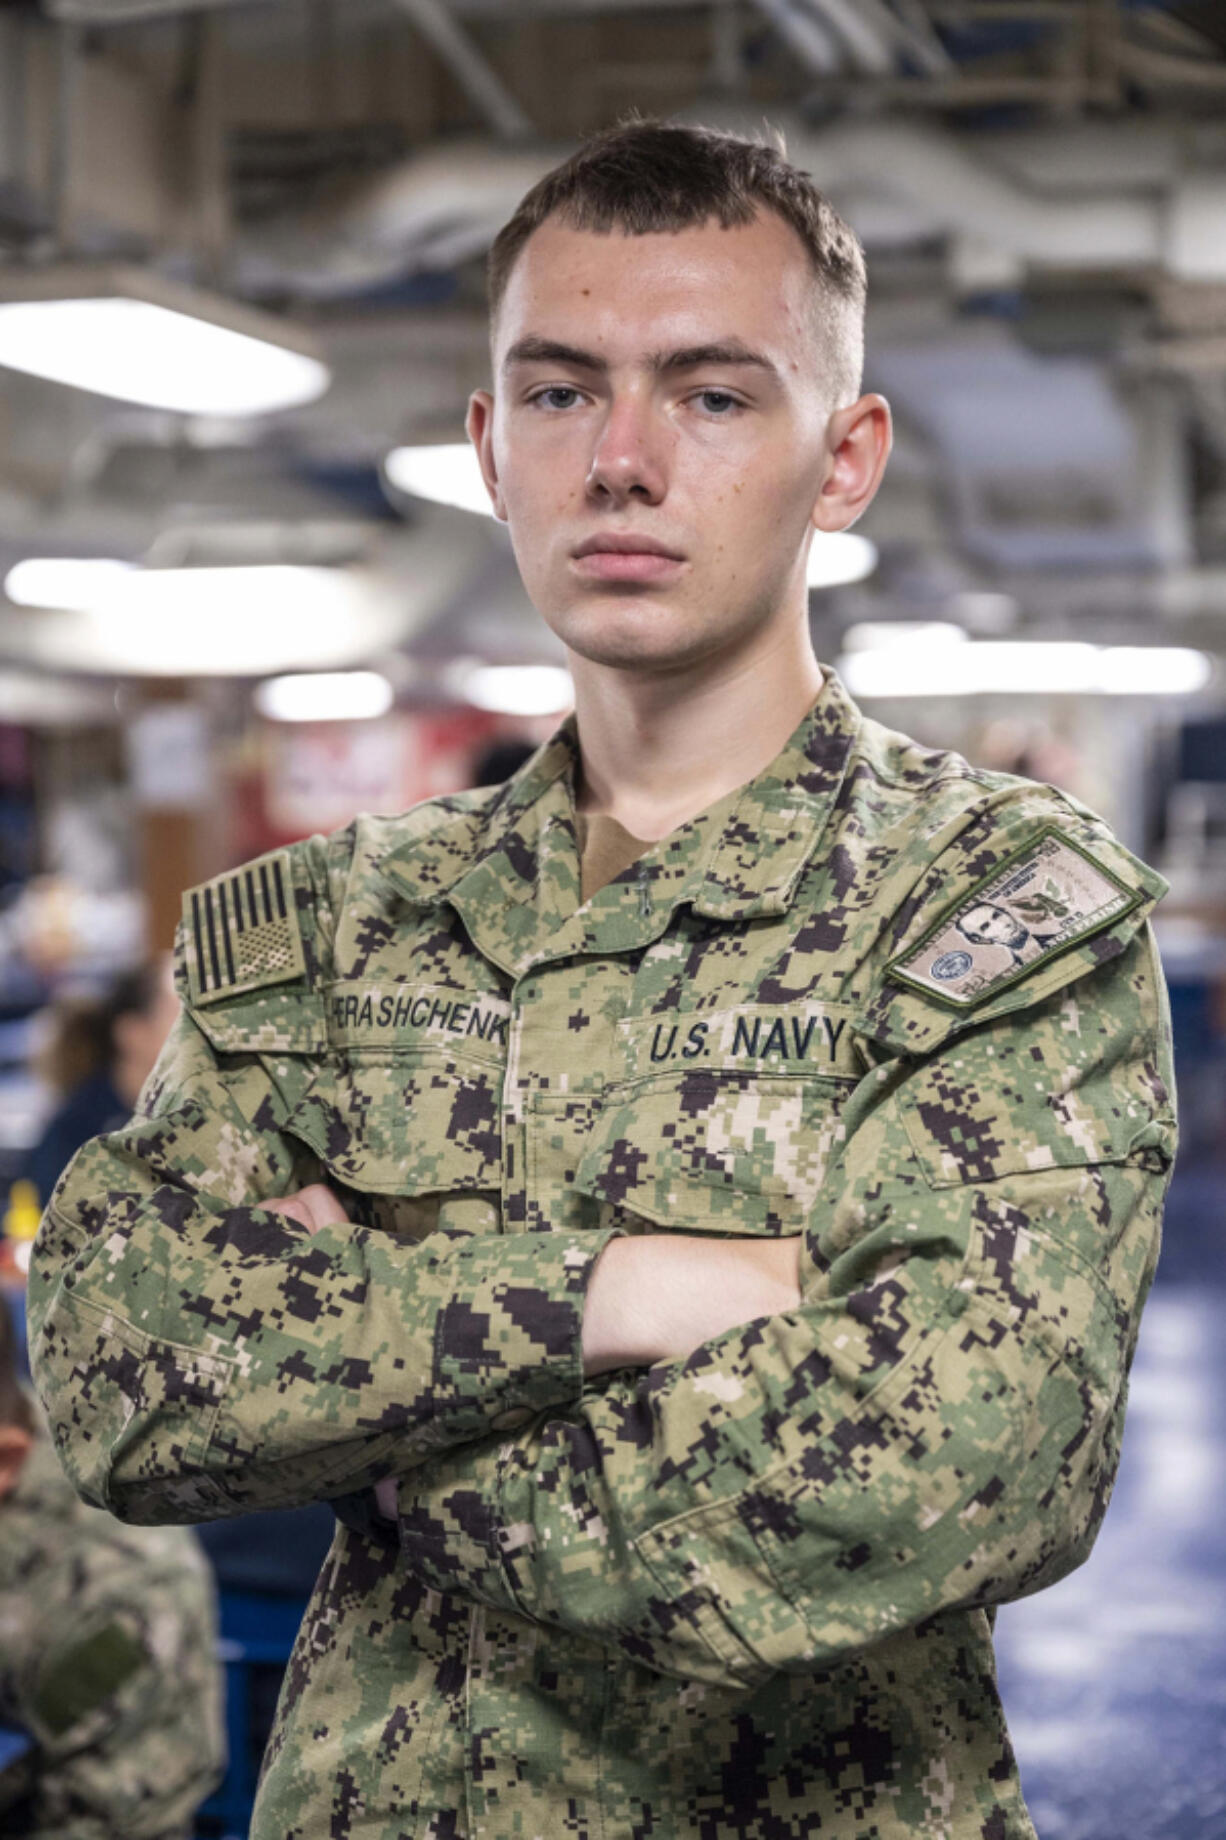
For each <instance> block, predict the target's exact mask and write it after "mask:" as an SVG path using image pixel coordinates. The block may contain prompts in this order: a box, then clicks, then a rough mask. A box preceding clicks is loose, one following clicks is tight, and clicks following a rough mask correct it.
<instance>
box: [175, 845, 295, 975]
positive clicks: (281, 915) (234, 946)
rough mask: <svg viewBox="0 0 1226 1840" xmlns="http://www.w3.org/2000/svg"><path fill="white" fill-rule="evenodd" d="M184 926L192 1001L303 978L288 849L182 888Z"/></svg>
mask: <svg viewBox="0 0 1226 1840" xmlns="http://www.w3.org/2000/svg"><path fill="white" fill-rule="evenodd" d="M183 923H184V931H185V933H186V945H187V978H188V988H189V990H190V993H191V1000H192V1002H193V1003H197V1004H206V1003H217V1002H219V1001H220V1000H221V998H223V997H233V996H238V995H239V994H241V993H242V992H243V991H247V990H261V989H263V987H264V986H265V985H266V984H284V983H286V982H288V980H289V979H290V978H296V977H303V976H305V973H306V961H305V959H304V957H303V951H302V934H301V932H300V930H299V926H298V914H297V910H296V908H295V906H294V886H293V878H292V876H291V873H290V858H289V851H288V850H279V851H277V853H276V854H275V855H273V856H262V857H260V858H259V860H258V861H257V862H253V863H249V864H248V865H247V867H246V868H243V869H236V870H235V871H234V873H233V874H232V875H219V876H216V877H215V878H214V879H213V881H211V882H205V883H204V884H203V885H202V886H201V887H199V888H189V889H188V891H187V893H186V894H185V895H184V897H183Z"/></svg>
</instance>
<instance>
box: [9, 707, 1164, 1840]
mask: <svg viewBox="0 0 1226 1840" xmlns="http://www.w3.org/2000/svg"><path fill="white" fill-rule="evenodd" d="M575 759H576V755H575V738H574V730H573V727H572V726H571V725H569V724H568V725H567V726H565V727H564V728H563V730H561V731H560V733H559V735H558V736H557V737H555V739H554V741H553V742H551V743H550V744H548V745H547V746H546V747H545V748H544V749H543V750H541V751H540V752H539V753H538V754H537V755H536V756H535V757H534V758H533V760H531V761H530V762H529V763H528V764H527V765H526V766H525V767H524V768H523V769H522V770H521V771H520V772H519V773H518V774H517V775H516V776H515V778H514V779H512V780H511V781H510V782H509V784H508V785H507V786H506V787H504V788H498V789H496V790H493V791H483V792H476V793H468V794H462V795H458V796H455V797H450V798H442V799H436V800H432V801H430V802H428V803H427V804H425V805H422V806H418V807H417V808H415V809H414V810H413V811H411V812H409V813H408V814H407V815H405V816H404V817H401V818H394V819H362V820H359V821H358V822H357V824H356V825H355V826H353V827H351V828H350V829H349V830H348V831H346V832H344V833H340V834H337V835H336V836H334V837H333V838H331V839H327V840H325V839H319V838H317V839H312V840H311V841H309V842H307V843H305V844H302V845H300V846H296V847H295V848H293V849H292V850H290V851H288V852H284V853H282V854H281V855H280V856H276V857H273V858H270V859H264V860H263V861H262V862H261V863H260V864H257V865H255V866H254V867H253V868H252V869H248V870H243V871H239V872H238V873H236V874H235V875H232V876H229V877H223V878H220V879H219V880H218V881H216V882H214V883H212V884H209V885H208V886H207V887H206V888H205V889H204V890H198V891H195V893H194V895H193V896H191V897H189V899H188V902H187V909H186V911H187V917H188V918H187V925H186V927H185V929H184V934H183V941H182V943H183V947H184V963H183V967H182V979H183V984H182V987H183V990H184V993H185V996H186V999H187V1011H186V1015H185V1017H184V1019H183V1020H182V1023H181V1025H180V1026H179V1028H178V1030H177V1033H176V1035H175V1036H174V1037H173V1038H172V1041H171V1043H170V1044H169V1046H168V1048H167V1050H166V1053H165V1055H164V1057H163V1059H162V1061H161V1062H160V1064H159V1067H158V1069H157V1070H155V1073H154V1075H153V1077H152V1080H151V1082H150V1084H149V1086H148V1088H147V1090H146V1092H145V1094H144V1095H143V1099H142V1104H141V1108H140V1109H141V1112H142V1114H143V1116H141V1117H140V1118H139V1119H138V1121H137V1122H136V1123H135V1124H133V1126H132V1127H131V1128H130V1129H129V1130H127V1131H124V1132H120V1133H117V1134H116V1135H113V1136H111V1137H109V1138H104V1139H99V1140H96V1141H95V1142H94V1143H93V1144H92V1145H90V1146H87V1148H86V1149H85V1150H83V1151H82V1152H81V1154H80V1156H79V1157H78V1159H77V1161H76V1162H75V1163H74V1164H73V1166H72V1167H71V1168H70V1170H69V1171H68V1172H67V1174H66V1176H65V1178H64V1180H63V1182H62V1183H61V1185H60V1187H59V1188H58V1190H57V1192H56V1193H55V1195H54V1196H53V1197H52V1202H51V1205H50V1207H49V1210H48V1213H47V1216H46V1219H45V1221H44V1224H43V1228H42V1231H41V1234H40V1240H39V1243H38V1245H37V1247H36V1252H35V1261H34V1268H33V1284H32V1292H31V1305H32V1319H33V1323H34V1327H35V1330H36V1338H35V1343H34V1358H35V1371H36V1375H37V1377H38V1381H39V1384H40V1386H41V1388H42V1391H43V1395H44V1397H45V1399H46V1401H47V1402H48V1405H49V1408H50V1410H51V1413H52V1416H53V1419H54V1422H55V1426H56V1435H57V1437H58V1439H59V1442H60V1447H61V1449H62V1451H63V1454H64V1458H65V1461H66V1462H67V1463H68V1465H69V1466H70V1467H71V1469H72V1470H73V1472H74V1474H75V1477H76V1480H77V1483H78V1486H79V1487H80V1488H81V1489H82V1490H84V1491H85V1492H86V1493H87V1494H89V1495H91V1496H92V1497H93V1498H94V1499H96V1500H99V1501H106V1502H109V1503H111V1504H112V1505H113V1506H114V1507H115V1509H116V1510H117V1511H118V1512H119V1513H121V1514H124V1515H129V1516H131V1517H132V1518H134V1519H148V1520H157V1519H173V1518H175V1517H179V1518H184V1519H186V1518H190V1517H191V1516H193V1515H194V1516H208V1515H219V1514H227V1513H235V1512H238V1511H239V1510H241V1509H243V1508H245V1507H256V1506H259V1507H272V1506H279V1505H288V1504H291V1503H295V1502H301V1501H306V1500H309V1499H312V1498H314V1497H317V1496H319V1495H321V1494H322V1495H330V1496H333V1497H338V1496H340V1495H341V1494H342V1493H344V1492H346V1491H349V1492H355V1491H356V1492H359V1493H360V1492H362V1491H369V1488H370V1485H371V1484H372V1482H375V1481H377V1480H379V1479H382V1478H383V1477H385V1476H389V1475H395V1476H397V1477H398V1478H399V1479H400V1480H399V1491H400V1493H399V1503H400V1520H399V1524H398V1527H393V1526H387V1527H384V1526H383V1525H382V1524H381V1523H380V1522H379V1521H378V1520H377V1519H376V1518H374V1517H373V1516H371V1515H370V1514H366V1515H365V1516H363V1515H362V1514H361V1513H355V1512H353V1510H352V1507H351V1508H349V1509H346V1510H345V1511H344V1518H345V1520H346V1521H347V1522H349V1523H351V1524H350V1525H345V1526H342V1527H341V1528H340V1529H339V1530H338V1534H337V1539H336V1542H335V1544H334V1546H333V1549H332V1552H331V1554H330V1555H329V1558H328V1560H327V1562H326V1563H325V1566H324V1570H323V1572H322V1574H321V1577H320V1580H319V1583H318V1586H317V1588H316V1592H315V1596H314V1598H313V1600H312V1603H311V1605H310V1608H309V1610H308V1612H307V1615H306V1618H305V1620H304V1623H303V1628H302V1631H301V1634H300V1637H299V1641H298V1645H297V1648H296V1651H295V1655H294V1658H293V1660H292V1662H291V1665H290V1670H289V1673H288V1676H287V1681H286V1686H285V1689H284V1691H283V1694H282V1703H281V1707H280V1711H279V1717H278V1724H277V1728H276V1730H275V1732H274V1736H273V1740H272V1743H271V1746H270V1752H269V1757H268V1759H267V1761H266V1768H265V1774H264V1779H263V1783H262V1789H261V1795H260V1799H259V1803H258V1805H257V1813H256V1818H255V1824H254V1828H253V1840H325V1837H327V1840H357V1837H358V1836H361V1837H362V1840H401V1837H408V1836H413V1837H415V1840H426V1837H427V1836H429V1837H430V1840H445V1837H446V1840H451V1837H455V1840H459V1837H461V1836H462V1837H465V1840H511V1837H512V1836H516V1837H523V1840H530V1837H531V1836H536V1835H540V1836H550V1837H553V1836H559V1837H560V1836H563V1835H566V1836H571V1837H577V1840H584V1837H586V1840H598V1837H603V1840H612V1836H613V1835H619V1836H620V1835H625V1836H644V1837H646V1836H661V1837H663V1836H669V1837H672V1836H677V1837H678V1840H724V1836H728V1835H736V1836H739V1837H740V1840H792V1837H793V1836H795V1837H797V1840H799V1837H800V1836H803V1835H809V1834H817V1833H821V1834H830V1835H832V1836H837V1837H838V1840H903V1836H913V1835H916V1834H924V1835H932V1836H937V1835H940V1836H942V1840H971V1837H972V1836H973V1837H974V1840H1023V1837H1028V1836H1032V1835H1033V1829H1032V1827H1031V1825H1030V1821H1029V1818H1028V1816H1027V1813H1026V1810H1025V1806H1024V1803H1023V1800H1022V1796H1021V1790H1020V1787H1019V1782H1018V1777H1017V1772H1016V1767H1015V1764H1014V1761H1013V1757H1012V1754H1011V1750H1010V1745H1009V1740H1008V1736H1007V1733H1006V1729H1005V1724H1004V1720H1003V1716H1002V1712H1001V1707H1000V1703H999V1699H998V1695H997V1691H996V1686H995V1680H994V1666H993V1652H992V1639H991V1627H992V1619H993V1616H994V1610H995V1606H996V1605H997V1604H999V1603H1000V1602H1002V1601H1005V1600H1008V1599H1011V1598H1016V1597H1018V1596H1021V1595H1023V1594H1025V1593H1027V1592H1031V1591H1034V1590H1037V1589H1039V1588H1041V1587H1042V1586H1044V1585H1046V1584H1049V1583H1051V1582H1052V1581H1054V1580H1055V1579H1057V1578H1059V1577H1061V1576H1062V1575H1063V1574H1065V1573H1066V1572H1068V1571H1069V1570H1070V1569H1071V1568H1072V1567H1073V1566H1075V1565H1076V1564H1078V1563H1079V1562H1080V1561H1081V1560H1082V1559H1084V1557H1085V1556H1086V1554H1087V1552H1088V1550H1089V1548H1090V1545H1091V1542H1092V1540H1093V1538H1094V1535H1095V1532H1096V1530H1097V1527H1098V1524H1099V1521H1100V1519H1101V1516H1102V1513H1103V1510H1104V1508H1105V1505H1106V1500H1107V1496H1108V1494H1109V1491H1110V1486H1111V1482H1112V1478H1113V1475H1114V1472H1115V1468H1116V1463H1117V1458H1118V1451H1119V1439H1120V1432H1121V1426H1122V1418H1123V1409H1124V1398H1125V1386H1126V1376H1127V1371H1128V1367H1129V1363H1130V1360H1131V1357H1132V1352H1133V1348H1134V1344H1135V1338H1136V1333H1137V1324H1138V1315H1139V1310H1140V1306H1141V1303H1142V1301H1143V1299H1144V1297H1145V1294H1146V1291H1147V1289H1148V1286H1149V1284H1150V1280H1151V1278H1152V1274H1153V1268H1154V1262H1155V1258H1156V1255H1157V1247H1158V1238H1159V1220H1160V1214H1161V1205H1162V1198H1163V1193H1164V1188H1165V1183H1166V1178H1167V1172H1168V1170H1169V1166H1170V1162H1171V1157H1172V1152H1173V1141H1174V1129H1173V1122H1172V1098H1171V1072H1170V1060H1169V1023H1168V1019H1167V1013H1166V1009H1165V996H1164V992H1163V987H1162V982H1161V975H1160V972H1159V969H1158V967H1157V964H1156V960H1155V953H1154V948H1153V942H1152V936H1151V933H1150V929H1149V928H1148V926H1147V924H1146V919H1147V915H1148V913H1149V910H1150V909H1151V908H1152V906H1153V904H1154V902H1155V901H1156V900H1157V899H1158V898H1159V896H1160V895H1161V894H1162V893H1163V892H1164V887H1165V885H1164V884H1163V882H1162V881H1161V878H1160V877H1158V876H1157V875H1155V874H1154V873H1153V872H1152V871H1151V870H1150V869H1148V868H1147V867H1146V866H1145V865H1144V864H1142V863H1140V862H1138V861H1137V860H1136V859H1135V858H1134V857H1132V856H1131V855H1130V854H1129V853H1128V852H1127V851H1126V850H1124V849H1123V848H1122V846H1120V845H1119V844H1118V843H1117V842H1116V841H1115V840H1114V839H1113V838H1112V836H1111V834H1110V833H1109V831H1108V830H1107V829H1106V827H1105V826H1104V824H1103V823H1102V821H1101V820H1100V819H1098V818H1096V817H1095V816H1094V814H1093V813H1091V812H1089V811H1088V810H1086V808H1085V807H1083V806H1081V805H1080V804H1078V803H1077V802H1076V801H1074V800H1071V799H1069V798H1066V797H1064V796H1062V795H1061V794H1059V793H1056V792H1053V791H1052V790H1050V789H1048V788H1046V787H1039V786H1035V785H1032V784H1030V783H1028V782H1025V781H1021V780H1017V779H1013V778H1009V777H1006V776H1003V775H998V774H991V773H985V772H980V771H978V770H976V769H974V768H972V767H970V766H968V764H967V763H966V761H964V760H962V759H961V758H960V757H959V756H957V755H953V754H950V753H942V752H935V751H930V750H927V749H924V748H922V747H920V746H918V745H916V744H915V743H914V742H911V741H908V740H907V739H906V738H905V737H903V736H901V735H898V734H895V733H893V732H891V731H889V730H886V729H884V728H883V727H881V726H880V725H879V724H877V723H875V722H873V721H870V720H867V719H865V718H864V717H863V716H862V715H861V714H860V712H859V711H858V710H857V709H856V707H855V706H854V704H852V703H851V702H850V700H849V699H848V697H847V695H846V692H845V691H844V690H843V688H842V686H841V684H840V683H839V681H838V679H837V678H836V677H834V676H833V674H830V675H829V677H828V681H827V684H826V686H825V688H824V690H823V693H822V694H821V696H820V697H819V699H818V701H817V703H816V704H815V706H814V708H813V709H812V710H811V712H810V713H809V715H808V716H807V717H806V719H805V721H804V722H803V723H802V724H801V725H800V726H799V727H798V729H797V730H796V732H795V733H794V735H793V736H792V737H791V739H790V740H789V742H788V743H787V745H786V746H785V747H784V749H783V750H782V751H781V753H780V754H779V755H778V756H777V758H776V759H775V760H774V761H773V762H772V763H771V765H770V766H769V767H768V768H767V769H766V770H765V771H764V772H762V773H761V774H760V775H759V776H758V777H757V778H756V779H755V780H754V781H752V782H751V783H750V784H749V785H748V786H746V787H744V788H742V789H741V790H740V791H739V792H738V793H735V794H733V795H730V796H729V797H728V798H726V799H723V800H721V801H720V802H719V804H718V805H716V806H714V807H712V808H711V810H710V811H709V812H708V813H706V814H704V815H703V816H702V817H700V818H698V819H695V820H694V821H693V822H692V823H690V824H687V825H685V826H683V827H682V828H680V829H679V830H677V831H675V832H674V833H672V834H671V835H670V836H669V837H667V838H665V839H663V840H662V841H661V842H660V843H659V844H657V845H655V846H654V847H653V848H652V849H650V850H649V851H648V852H647V853H646V854H645V855H644V856H643V857H642V858H640V860H639V861H638V862H637V863H636V864H634V865H632V866H631V867H630V868H629V869H627V870H626V871H625V872H624V873H623V874H621V875H620V876H618V877H617V878H616V879H615V880H614V881H612V882H611V883H609V884H608V885H607V886H606V887H605V888H603V889H601V890H600V891H599V892H598V893H597V894H596V895H595V896H594V897H593V898H592V900H591V901H590V902H588V903H587V904H586V905H583V906H580V905H579V903H578V862H577V860H576V851H575V837H574V830H575V826H574V799H573V787H574V767H575ZM291 904H292V905H291ZM316 1179H323V1180H326V1181H328V1182H330V1183H331V1184H333V1185H334V1186H335V1187H337V1188H338V1189H339V1192H340V1193H341V1195H342V1196H343V1197H344V1198H345V1199H346V1203H347V1208H348V1211H349V1214H350V1218H351V1220H352V1221H353V1222H354V1223H356V1224H355V1225H353V1226H352V1227H350V1228H349V1229H348V1230H339V1229H337V1230H333V1229H325V1230H324V1231H321V1232H320V1233H318V1234H317V1235H316V1236H315V1237H314V1238H310V1237H308V1236H307V1235H306V1234H305V1232H304V1231H303V1230H300V1229H298V1228H297V1227H295V1226H294V1225H293V1224H292V1223H289V1222H287V1221H285V1220H284V1219H282V1218H281V1217H279V1216H277V1215H273V1214H270V1213H268V1212H267V1211H266V1210H262V1209H261V1207H260V1205H259V1203H260V1200H261V1199H262V1198H269V1197H271V1196H275V1195H279V1194H281V1193H284V1192H286V1191H287V1190H289V1189H290V1188H292V1187H295V1186H298V1185H299V1184H301V1183H304V1182H306V1181H308V1180H316ZM657 1229H668V1230H670V1231H674V1232H682V1233H692V1234H694V1235H695V1237H696V1239H699V1238H701V1237H702V1236H703V1235H715V1234H747V1235H748V1234H784V1233H788V1234H793V1233H794V1234H801V1235H803V1242H802V1243H803V1251H802V1262H801V1277H802V1284H803V1292H802V1301H801V1305H800V1307H799V1309H797V1310H796V1311H795V1312H792V1313H788V1314H786V1315H781V1316H778V1317H774V1318H770V1319H764V1320H759V1321H757V1322H754V1323H751V1324H749V1325H747V1326H746V1327H743V1328H740V1329H737V1330H735V1331H733V1332H731V1333H729V1334H727V1335H725V1336H723V1337H721V1338H719V1339H718V1340H716V1341H712V1342H710V1343H708V1344H706V1345H705V1346H704V1347H702V1348H700V1349H699V1350H697V1351H696V1352H695V1353H694V1354H693V1355H692V1356H691V1357H690V1358H689V1359H688V1360H686V1361H685V1362H679V1363H660V1364H657V1365H656V1366H654V1367H652V1368H649V1369H647V1370H644V1371H632V1370H627V1371H623V1372H620V1373H617V1374H614V1375H612V1376H609V1375H606V1376H602V1377H601V1378H600V1379H599V1380H597V1381H594V1382H587V1383H585V1382H584V1381H583V1378H582V1373H581V1356H580V1346H579V1335H580V1328H581V1316H582V1300H583V1288H584V1285H585V1283H586V1281H587V1277H588V1274H589V1272H590V1268H591V1263H592V1261H593V1259H594V1257H595V1255H596V1254H598V1253H599V1251H600V1250H601V1249H602V1248H603V1246H604V1245H605V1243H606V1241H607V1239H608V1237H609V1235H610V1234H612V1233H615V1232H618V1231H621V1232H649V1231H653V1230H657ZM695 1257H701V1249H700V1247H699V1246H698V1245H696V1246H695ZM363 1499H364V1500H365V1501H366V1502H369V1500H370V1497H369V1494H366V1495H365V1496H364V1497H363Z"/></svg>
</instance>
